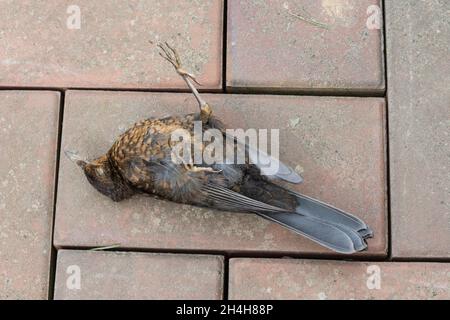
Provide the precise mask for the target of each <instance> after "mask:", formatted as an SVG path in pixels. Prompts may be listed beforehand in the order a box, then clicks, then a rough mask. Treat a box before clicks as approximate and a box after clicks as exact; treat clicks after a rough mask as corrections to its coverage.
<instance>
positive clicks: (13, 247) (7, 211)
mask: <svg viewBox="0 0 450 320" xmlns="http://www.w3.org/2000/svg"><path fill="white" fill-rule="evenodd" d="M59 98H60V95H59V93H58V92H49V91H0V146H1V147H0V148H1V149H0V150H1V151H0V163H1V165H0V221H1V222H0V299H46V298H47V296H48V289H49V288H48V284H49V283H48V280H49V274H50V253H51V231H52V220H53V189H54V179H55V160H56V145H57V133H58V114H59Z"/></svg>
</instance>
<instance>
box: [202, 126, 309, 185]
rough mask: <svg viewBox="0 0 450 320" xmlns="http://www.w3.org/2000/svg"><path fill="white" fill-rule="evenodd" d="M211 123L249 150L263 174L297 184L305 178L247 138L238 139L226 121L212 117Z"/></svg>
mask: <svg viewBox="0 0 450 320" xmlns="http://www.w3.org/2000/svg"><path fill="white" fill-rule="evenodd" d="M210 125H211V126H212V127H213V128H216V129H219V130H220V131H222V133H223V135H224V137H226V138H228V139H230V140H231V141H235V142H236V144H237V147H240V148H244V150H246V151H247V154H248V157H249V160H250V162H251V163H252V164H254V165H256V166H257V167H258V168H259V169H260V171H261V174H262V175H264V176H266V177H268V178H271V179H280V180H284V181H287V182H290V183H295V184H298V183H302V182H303V178H302V177H301V176H300V175H299V174H298V173H297V172H295V170H294V169H292V168H291V167H290V166H288V165H286V164H284V163H283V162H281V161H280V160H279V159H277V158H275V157H272V156H271V155H269V154H267V153H266V152H265V151H263V150H261V149H259V148H254V147H253V146H251V145H249V144H247V143H246V141H245V140H241V139H238V137H236V136H233V135H231V134H230V133H229V132H227V130H226V126H225V125H224V123H223V122H222V121H220V120H219V119H217V118H216V117H211V119H210ZM268 164H270V167H268ZM272 167H275V168H277V171H276V172H273V170H272V169H271V168H272Z"/></svg>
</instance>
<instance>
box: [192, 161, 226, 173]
mask: <svg viewBox="0 0 450 320" xmlns="http://www.w3.org/2000/svg"><path fill="white" fill-rule="evenodd" d="M184 167H185V169H186V170H188V171H191V172H211V173H220V172H222V170H214V169H213V168H211V167H196V166H194V165H193V164H191V163H185V164H184Z"/></svg>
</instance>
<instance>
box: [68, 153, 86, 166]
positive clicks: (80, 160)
mask: <svg viewBox="0 0 450 320" xmlns="http://www.w3.org/2000/svg"><path fill="white" fill-rule="evenodd" d="M64 154H65V155H66V157H67V158H69V160H70V161H72V162H74V163H76V164H77V165H78V166H80V167H81V168H83V167H84V166H85V165H86V163H87V162H86V160H85V159H83V158H81V157H80V156H79V155H78V153H77V152H75V151H70V150H64Z"/></svg>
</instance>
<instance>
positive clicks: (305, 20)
mask: <svg viewBox="0 0 450 320" xmlns="http://www.w3.org/2000/svg"><path fill="white" fill-rule="evenodd" d="M288 13H289V14H290V15H291V16H293V17H295V18H297V19H300V20H302V21H304V22H307V23H309V24H312V25H313V26H316V27H319V28H322V29H326V30H329V29H330V27H329V26H328V25H326V24H324V23H321V22H318V21H316V20H314V19H312V18H306V17H304V16H301V15H299V14H296V13H293V12H292V11H291V10H289V9H288Z"/></svg>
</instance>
